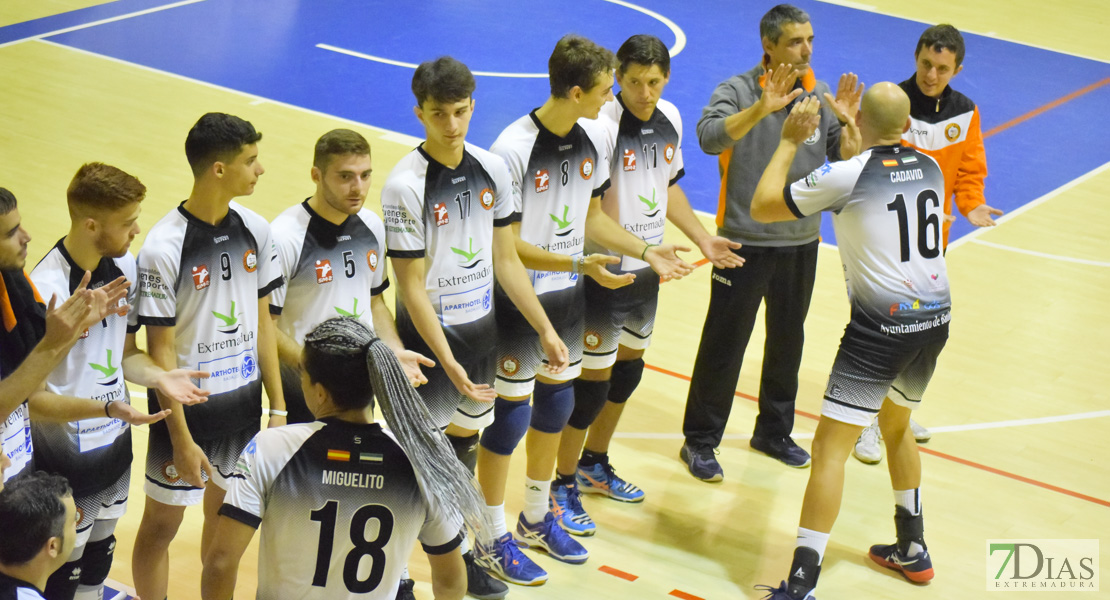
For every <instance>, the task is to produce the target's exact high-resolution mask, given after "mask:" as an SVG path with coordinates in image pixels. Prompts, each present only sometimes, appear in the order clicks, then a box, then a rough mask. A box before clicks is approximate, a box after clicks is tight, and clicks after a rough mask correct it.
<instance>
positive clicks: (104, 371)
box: [89, 350, 119, 377]
mask: <svg viewBox="0 0 1110 600" xmlns="http://www.w3.org/2000/svg"><path fill="white" fill-rule="evenodd" d="M105 352H107V353H108V359H107V360H105V361H104V362H106V363H108V365H107V366H104V365H98V364H96V363H89V366H90V367H92V368H93V369H94V370H96V371H100V374H101V376H103V377H111V376H112V375H115V374H116V371H118V370H119V367H114V366H112V351H111V350H105Z"/></svg>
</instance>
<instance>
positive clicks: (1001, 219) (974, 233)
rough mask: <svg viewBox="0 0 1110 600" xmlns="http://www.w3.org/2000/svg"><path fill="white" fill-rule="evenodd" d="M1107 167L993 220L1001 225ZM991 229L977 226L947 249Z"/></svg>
mask: <svg viewBox="0 0 1110 600" xmlns="http://www.w3.org/2000/svg"><path fill="white" fill-rule="evenodd" d="M1107 169H1110V162H1108V163H1105V164H1103V165H1102V166H1100V167H1098V168H1096V169H1094V170H1091V171H1088V172H1086V173H1084V174H1083V175H1080V176H1079V177H1076V178H1075V179H1072V180H1071V181H1069V182H1067V183H1065V184H1064V185H1061V186H1060V187H1058V188H1056V189H1054V190H1052V191H1051V192H1048V193H1047V194H1045V195H1043V196H1041V197H1040V198H1037V199H1036V200H1033V201H1031V202H1028V203H1026V204H1023V205H1021V206H1019V207H1017V208H1015V209H1014V210H1012V211H1010V212H1008V213H1006V214H1004V215H1002V216H1001V217H999V218H997V219H995V222H996V223H998V224H999V225H1001V224H1003V223H1005V222H1006V221H1009V220H1010V219H1014V218H1016V217H1017V216H1018V215H1020V214H1022V213H1025V212H1027V211H1030V210H1032V209H1034V208H1036V207H1038V206H1040V205H1042V204H1044V203H1045V202H1048V201H1049V200H1052V199H1053V198H1055V197H1056V196H1059V195H1060V194H1063V193H1064V192H1066V191H1068V190H1070V189H1072V188H1073V187H1075V186H1077V185H1079V184H1081V183H1083V182H1085V181H1087V180H1088V179H1091V178H1092V177H1095V176H1097V175H1100V174H1101V173H1102V172H1103V171H1106V170H1107ZM992 229H994V227H978V228H976V229H975V230H973V231H972V232H971V233H969V234H967V235H965V236H963V237H961V238H960V239H958V240H956V241H954V242H952V243H951V244H948V249H949V250H952V249H954V248H958V247H960V246H962V245H964V244H966V243H968V242H971V241H973V240H974V239H975V238H977V237H979V236H981V235H983V234H985V233H987V232H988V231H990V230H992Z"/></svg>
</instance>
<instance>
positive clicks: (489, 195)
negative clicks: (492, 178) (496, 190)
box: [478, 188, 493, 210]
mask: <svg viewBox="0 0 1110 600" xmlns="http://www.w3.org/2000/svg"><path fill="white" fill-rule="evenodd" d="M478 203H479V204H481V205H482V208H484V209H486V210H489V209H491V208H493V190H491V189H489V188H483V189H482V191H481V192H480V193H479V194H478Z"/></svg>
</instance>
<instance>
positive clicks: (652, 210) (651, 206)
mask: <svg viewBox="0 0 1110 600" xmlns="http://www.w3.org/2000/svg"><path fill="white" fill-rule="evenodd" d="M636 197H637V198H639V199H640V202H643V203H644V216H645V217H648V218H649V219H650V218H652V217H654V216H655V215H657V214H659V201H658V200H656V199H655V188H654V187H653V188H651V199H650V200H649V199H647V198H645V197H643V196H641V195H639V194H636Z"/></svg>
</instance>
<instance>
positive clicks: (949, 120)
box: [898, 77, 987, 247]
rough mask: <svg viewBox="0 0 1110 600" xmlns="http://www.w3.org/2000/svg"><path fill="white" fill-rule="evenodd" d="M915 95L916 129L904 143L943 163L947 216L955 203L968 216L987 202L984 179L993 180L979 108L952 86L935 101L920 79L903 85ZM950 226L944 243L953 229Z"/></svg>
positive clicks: (912, 106)
mask: <svg viewBox="0 0 1110 600" xmlns="http://www.w3.org/2000/svg"><path fill="white" fill-rule="evenodd" d="M898 85H899V87H901V88H902V89H903V90H904V91H905V92H906V95H908V96H909V97H910V129H909V131H907V132H906V133H903V134H902V144H904V145H906V146H913V147H914V148H917V149H918V150H920V151H922V152H924V153H925V154H928V155H929V156H931V157H933V159H935V160H936V161H937V164H939V165H940V169H941V171H942V172H943V173H944V214H946V215H950V214H952V202H953V199H955V203H956V208H958V209H959V210H960V213H962V214H963V215H964V216H965V217H966V216H967V213H969V212H971V210H972V209H974V208H975V207H977V206H979V205H980V204H983V203H985V202H986V199H985V198H984V197H983V179H985V178H986V176H987V153H986V151H985V150H984V148H983V130H982V129H981V128H980V126H979V109H978V107H976V106H975V103H974V102H972V101H971V99H970V98H968V97H967V96H965V95H963V94H961V93H959V92H957V91H956V90H954V89H952V86H948V87H946V88H945V89H944V92H942V93H941V95H940V97H939V98H930V97H928V96H926V95H925V94H923V93H921V90H919V89H918V88H917V83H916V82H915V81H914V77H910V78H909V79H907V80H905V81H903V82H902V83H900V84H898ZM950 226H951V223H948V222H947V221H945V223H944V245H945V247H947V246H948V229H949V227H950Z"/></svg>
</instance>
